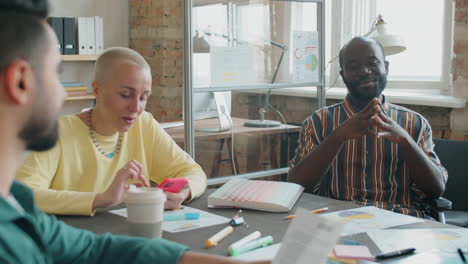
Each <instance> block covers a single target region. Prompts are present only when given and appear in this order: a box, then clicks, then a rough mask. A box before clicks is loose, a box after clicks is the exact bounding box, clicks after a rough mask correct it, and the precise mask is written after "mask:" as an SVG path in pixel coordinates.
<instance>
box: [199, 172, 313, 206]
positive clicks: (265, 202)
mask: <svg viewBox="0 0 468 264" xmlns="http://www.w3.org/2000/svg"><path fill="white" fill-rule="evenodd" d="M303 190H304V188H303V187H302V186H300V185H298V184H295V183H289V182H277V181H260V180H246V179H231V180H229V181H228V182H227V183H225V184H224V185H223V186H222V187H221V188H219V189H218V190H216V191H215V192H214V193H212V194H211V195H210V196H209V197H208V206H210V207H226V206H229V207H238V208H248V209H255V210H261V211H270V212H288V211H289V210H291V208H292V207H293V206H294V204H295V203H296V201H297V199H298V198H299V196H300V195H301V193H302V191H303Z"/></svg>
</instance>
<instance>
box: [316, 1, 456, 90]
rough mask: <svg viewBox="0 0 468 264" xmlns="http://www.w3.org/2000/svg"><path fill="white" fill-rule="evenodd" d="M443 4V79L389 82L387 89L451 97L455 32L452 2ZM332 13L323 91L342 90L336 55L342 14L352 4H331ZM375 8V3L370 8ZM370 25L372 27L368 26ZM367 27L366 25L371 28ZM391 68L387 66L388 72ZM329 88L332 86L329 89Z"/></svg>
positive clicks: (340, 39) (340, 36)
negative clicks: (328, 53)
mask: <svg viewBox="0 0 468 264" xmlns="http://www.w3.org/2000/svg"><path fill="white" fill-rule="evenodd" d="M442 1H444V10H443V13H444V18H443V23H444V25H443V27H442V28H443V37H444V39H443V43H442V65H441V70H442V72H441V73H442V79H441V80H440V81H418V80H414V81H398V80H388V82H387V87H386V89H389V90H390V89H391V90H398V89H399V90H413V91H415V92H421V90H422V89H424V92H426V91H427V90H432V91H433V92H434V93H440V94H452V58H453V28H454V22H453V21H454V15H455V14H454V9H455V7H454V5H455V3H454V1H451V0H442ZM331 2H332V7H331V8H332V9H331V14H332V15H331V16H332V19H331V21H332V22H331V30H330V31H331V32H330V34H331V43H330V48H331V50H330V54H331V58H332V59H331V60H330V61H331V62H330V61H329V62H330V66H329V68H330V71H329V72H328V73H327V75H326V79H325V80H326V83H327V85H326V87H327V89H329V88H339V87H343V88H344V87H345V85H344V83H343V81H342V80H341V77H340V76H339V75H340V74H339V72H340V66H339V62H338V54H339V51H340V49H341V47H342V45H344V43H343V39H342V35H343V34H342V30H343V27H342V25H343V17H344V16H343V10H344V9H345V8H348V6H347V5H349V3H350V2H351V1H347V0H332V1H331ZM373 5H374V7H372V8H376V7H375V3H374V4H373ZM370 24H371V23H370ZM370 24H369V25H370ZM391 67H392V65H390V69H391ZM336 78H338V80H337V81H336V84H335V85H333V83H334V82H335V79H336ZM329 85H332V86H331V87H330V86H329Z"/></svg>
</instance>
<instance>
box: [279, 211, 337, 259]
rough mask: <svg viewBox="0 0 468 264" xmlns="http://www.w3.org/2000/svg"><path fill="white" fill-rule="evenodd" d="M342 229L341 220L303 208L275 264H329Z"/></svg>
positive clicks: (297, 215)
mask: <svg viewBox="0 0 468 264" xmlns="http://www.w3.org/2000/svg"><path fill="white" fill-rule="evenodd" d="M342 228H343V224H342V222H341V221H340V220H335V219H331V218H325V217H322V216H319V215H315V214H310V213H308V211H307V210H305V209H303V208H299V209H298V210H297V211H296V217H295V218H294V219H293V220H292V222H291V224H290V225H289V228H288V230H287V231H286V234H285V236H284V238H283V240H282V241H281V247H280V249H279V251H278V253H277V254H276V257H275V258H274V260H273V264H284V263H297V264H309V263H325V261H326V260H327V256H328V254H329V253H330V252H331V250H332V248H333V246H335V244H336V241H337V240H338V238H339V236H340V232H341V230H342Z"/></svg>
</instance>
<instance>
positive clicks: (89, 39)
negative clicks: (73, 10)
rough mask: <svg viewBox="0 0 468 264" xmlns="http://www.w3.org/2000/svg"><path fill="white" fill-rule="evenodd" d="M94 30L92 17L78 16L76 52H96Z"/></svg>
mask: <svg viewBox="0 0 468 264" xmlns="http://www.w3.org/2000/svg"><path fill="white" fill-rule="evenodd" d="M94 32H95V31H94V17H79V18H78V48H79V50H78V54H80V55H94V54H96V37H95V33H94Z"/></svg>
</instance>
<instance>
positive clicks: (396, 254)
mask: <svg viewBox="0 0 468 264" xmlns="http://www.w3.org/2000/svg"><path fill="white" fill-rule="evenodd" d="M414 251H416V249H415V248H407V249H402V250H397V251H393V252H388V253H384V254H379V255H377V256H375V258H376V259H388V258H393V257H399V256H403V255H406V254H411V253H414Z"/></svg>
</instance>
